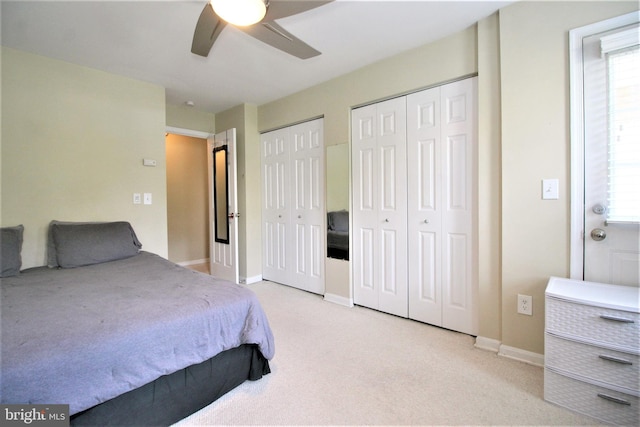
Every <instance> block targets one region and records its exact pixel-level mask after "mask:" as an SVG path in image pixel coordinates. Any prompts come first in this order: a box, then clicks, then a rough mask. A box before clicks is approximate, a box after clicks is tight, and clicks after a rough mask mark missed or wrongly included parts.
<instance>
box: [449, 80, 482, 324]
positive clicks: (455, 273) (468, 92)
mask: <svg viewBox="0 0 640 427" xmlns="http://www.w3.org/2000/svg"><path fill="white" fill-rule="evenodd" d="M476 80H477V79H475V78H473V79H467V80H462V81H459V82H455V83H451V84H448V85H445V86H442V88H441V100H442V106H441V108H442V110H443V112H446V113H443V114H444V116H445V117H444V120H443V124H442V131H441V135H442V139H443V141H445V146H446V156H447V161H446V170H444V171H443V175H444V180H443V181H444V182H443V192H444V197H445V198H446V203H445V211H444V213H443V224H442V230H443V233H444V235H445V236H447V238H446V242H445V243H446V247H445V248H443V254H444V255H445V256H446V259H445V266H446V267H445V269H446V272H447V274H446V277H443V280H442V286H443V293H444V297H443V306H442V319H443V324H442V326H444V327H446V328H450V329H454V330H457V331H460V332H465V333H468V334H472V335H474V334H476V333H477V312H476V306H475V304H474V301H475V300H476V296H475V295H476V292H477V284H476V282H475V281H476V279H475V278H476V276H477V246H474V242H475V237H474V229H475V227H474V224H476V223H477V218H476V210H477V209H476V208H475V206H476V205H477V200H476V194H477V190H476V189H475V183H474V180H473V177H474V176H476V166H475V161H474V159H475V158H476V157H477V137H476V135H477V125H476V118H475V117H476V110H477V107H476V101H475V95H474V94H475V93H476Z"/></svg>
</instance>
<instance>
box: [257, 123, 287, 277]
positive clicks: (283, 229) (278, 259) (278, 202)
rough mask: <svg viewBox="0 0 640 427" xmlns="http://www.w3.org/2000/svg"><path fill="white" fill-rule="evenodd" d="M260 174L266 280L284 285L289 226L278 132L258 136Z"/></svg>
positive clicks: (283, 140)
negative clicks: (260, 160)
mask: <svg viewBox="0 0 640 427" xmlns="http://www.w3.org/2000/svg"><path fill="white" fill-rule="evenodd" d="M261 141H262V152H263V155H262V162H263V164H262V170H263V185H264V187H263V190H262V194H263V200H262V202H263V205H262V220H263V225H262V241H263V249H264V251H263V252H264V253H263V272H262V276H263V278H264V279H266V280H273V281H276V282H280V283H287V282H288V281H289V278H290V274H289V272H288V270H289V262H288V253H287V244H288V240H289V238H290V237H289V234H290V225H289V213H288V209H289V201H288V197H287V194H288V191H289V168H288V139H287V135H286V134H285V133H283V132H281V131H274V132H269V133H267V134H264V135H262V136H261Z"/></svg>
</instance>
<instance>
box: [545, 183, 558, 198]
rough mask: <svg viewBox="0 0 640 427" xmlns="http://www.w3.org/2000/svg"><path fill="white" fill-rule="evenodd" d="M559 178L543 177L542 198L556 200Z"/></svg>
mask: <svg viewBox="0 0 640 427" xmlns="http://www.w3.org/2000/svg"><path fill="white" fill-rule="evenodd" d="M559 185H560V184H559V180H558V179H543V180H542V199H543V200H558V198H559V197H560V196H559Z"/></svg>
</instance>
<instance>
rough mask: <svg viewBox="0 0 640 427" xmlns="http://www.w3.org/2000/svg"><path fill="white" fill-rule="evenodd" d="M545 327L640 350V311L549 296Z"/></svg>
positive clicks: (622, 347)
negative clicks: (639, 312)
mask: <svg viewBox="0 0 640 427" xmlns="http://www.w3.org/2000/svg"><path fill="white" fill-rule="evenodd" d="M545 310H546V329H547V331H549V332H553V333H555V334H558V335H564V336H570V337H575V338H581V339H584V340H586V341H588V342H594V343H602V344H605V345H610V346H613V347H615V348H621V349H625V350H628V351H629V352H631V353H638V349H639V348H640V323H639V322H640V314H638V313H631V312H627V311H619V310H614V309H610V308H602V307H596V306H591V305H582V304H576V303H572V302H568V301H563V300H559V299H555V298H550V297H547V299H546V307H545Z"/></svg>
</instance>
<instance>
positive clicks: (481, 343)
mask: <svg viewBox="0 0 640 427" xmlns="http://www.w3.org/2000/svg"><path fill="white" fill-rule="evenodd" d="M501 344H502V343H501V342H500V341H498V340H494V339H493V338H487V337H476V344H475V347H476V348H479V349H480V350H488V351H493V352H494V353H497V352H499V351H500V345H501Z"/></svg>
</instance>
